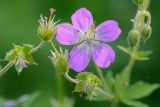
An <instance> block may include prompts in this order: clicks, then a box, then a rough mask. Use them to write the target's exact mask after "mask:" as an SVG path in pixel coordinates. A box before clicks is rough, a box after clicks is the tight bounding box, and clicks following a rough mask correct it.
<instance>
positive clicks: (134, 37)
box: [127, 30, 140, 47]
mask: <svg viewBox="0 0 160 107" xmlns="http://www.w3.org/2000/svg"><path fill="white" fill-rule="evenodd" d="M127 40H128V44H129V45H130V46H131V47H135V46H136V45H137V43H138V42H139V40H140V33H139V31H137V30H131V31H130V32H129V34H128V38H127Z"/></svg>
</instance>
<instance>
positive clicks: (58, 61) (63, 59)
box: [51, 49, 69, 73]
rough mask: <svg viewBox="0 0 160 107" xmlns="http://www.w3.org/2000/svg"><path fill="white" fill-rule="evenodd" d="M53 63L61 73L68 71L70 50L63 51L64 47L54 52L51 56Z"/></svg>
mask: <svg viewBox="0 0 160 107" xmlns="http://www.w3.org/2000/svg"><path fill="white" fill-rule="evenodd" d="M51 60H52V63H53V65H54V66H55V69H56V70H57V71H58V72H61V73H66V72H68V70H69V67H68V51H67V50H65V51H63V50H62V49H61V50H60V52H59V53H58V55H57V53H54V52H52V57H51Z"/></svg>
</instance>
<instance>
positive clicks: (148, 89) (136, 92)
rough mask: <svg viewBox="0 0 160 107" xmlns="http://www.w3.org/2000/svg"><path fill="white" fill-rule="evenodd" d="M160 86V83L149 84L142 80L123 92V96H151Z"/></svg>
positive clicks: (135, 97) (130, 97) (136, 97)
mask: <svg viewBox="0 0 160 107" xmlns="http://www.w3.org/2000/svg"><path fill="white" fill-rule="evenodd" d="M159 87H160V85H159V84H149V83H144V82H142V81H140V82H136V83H135V84H133V85H131V86H130V87H129V88H128V89H126V90H125V91H124V93H123V96H124V97H125V98H129V99H140V98H144V97H146V96H149V95H150V94H151V93H152V92H153V91H154V90H156V89H157V88H159Z"/></svg>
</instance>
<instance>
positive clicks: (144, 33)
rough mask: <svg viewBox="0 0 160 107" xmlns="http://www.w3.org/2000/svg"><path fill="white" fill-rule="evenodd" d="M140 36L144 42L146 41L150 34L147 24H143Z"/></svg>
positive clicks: (149, 27)
mask: <svg viewBox="0 0 160 107" xmlns="http://www.w3.org/2000/svg"><path fill="white" fill-rule="evenodd" d="M141 34H142V37H143V38H144V40H147V39H148V38H149V37H150V36H151V34H152V28H151V26H150V25H148V24H145V25H144V26H143V28H142V31H141Z"/></svg>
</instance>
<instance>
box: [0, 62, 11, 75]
mask: <svg viewBox="0 0 160 107" xmlns="http://www.w3.org/2000/svg"><path fill="white" fill-rule="evenodd" d="M13 65H14V63H13V62H9V63H8V64H7V65H6V66H4V67H3V68H2V69H1V70H0V77H1V76H2V75H4V74H5V73H6V72H7V71H8V70H9V69H10V68H11V67H12V66H13Z"/></svg>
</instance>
